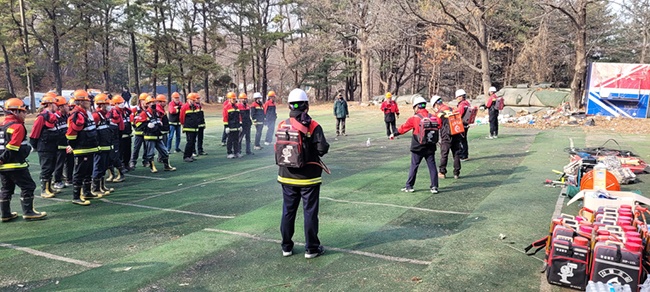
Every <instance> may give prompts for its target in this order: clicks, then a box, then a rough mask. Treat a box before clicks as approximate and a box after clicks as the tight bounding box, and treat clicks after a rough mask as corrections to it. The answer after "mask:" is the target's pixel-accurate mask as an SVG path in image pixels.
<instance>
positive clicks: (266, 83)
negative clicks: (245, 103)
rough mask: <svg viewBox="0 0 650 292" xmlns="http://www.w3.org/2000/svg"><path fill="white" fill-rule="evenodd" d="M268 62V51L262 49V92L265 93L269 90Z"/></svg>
mask: <svg viewBox="0 0 650 292" xmlns="http://www.w3.org/2000/svg"><path fill="white" fill-rule="evenodd" d="M268 61H269V49H268V48H264V49H263V50H262V92H267V90H268V88H269V76H268V73H269V72H268V70H269V68H268Z"/></svg>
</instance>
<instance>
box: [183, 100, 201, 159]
mask: <svg viewBox="0 0 650 292" xmlns="http://www.w3.org/2000/svg"><path fill="white" fill-rule="evenodd" d="M198 100H199V95H198V94H197V93H195V92H191V93H190V94H188V95H187V102H186V103H185V104H183V107H181V113H180V116H179V119H180V122H181V125H183V132H184V133H185V152H183V161H185V162H193V161H194V157H193V155H192V154H193V153H194V148H195V147H196V134H197V133H198V132H199V123H200V118H199V116H198V114H197V112H196V110H197V108H198V107H197V105H196V102H197V101H198Z"/></svg>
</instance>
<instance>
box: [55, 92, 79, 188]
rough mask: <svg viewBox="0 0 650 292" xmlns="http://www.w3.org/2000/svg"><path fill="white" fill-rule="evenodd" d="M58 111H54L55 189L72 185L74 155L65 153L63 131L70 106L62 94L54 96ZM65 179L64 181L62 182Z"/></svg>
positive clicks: (66, 123) (65, 143) (66, 140)
mask: <svg viewBox="0 0 650 292" xmlns="http://www.w3.org/2000/svg"><path fill="white" fill-rule="evenodd" d="M56 105H57V107H58V111H57V112H56V113H55V115H56V117H57V120H56V124H57V128H58V129H59V132H58V134H57V136H58V147H57V148H58V149H57V151H56V167H54V184H53V185H52V187H53V188H55V189H59V190H60V189H63V188H65V187H71V186H72V168H73V167H74V156H73V155H72V153H70V154H68V153H66V151H65V149H66V148H67V146H68V139H67V138H66V137H65V133H66V132H67V131H68V117H69V116H70V113H69V112H70V107H68V102H67V101H66V100H65V97H63V96H57V97H56ZM64 179H65V182H64Z"/></svg>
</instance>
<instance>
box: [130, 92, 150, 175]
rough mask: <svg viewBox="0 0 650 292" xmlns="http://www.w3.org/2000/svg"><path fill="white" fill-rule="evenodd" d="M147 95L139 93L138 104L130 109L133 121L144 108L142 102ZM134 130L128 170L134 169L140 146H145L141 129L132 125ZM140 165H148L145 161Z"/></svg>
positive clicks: (145, 150)
mask: <svg viewBox="0 0 650 292" xmlns="http://www.w3.org/2000/svg"><path fill="white" fill-rule="evenodd" d="M147 97H149V94H147V93H144V92H143V93H141V94H140V96H138V106H136V107H135V108H134V109H131V112H132V118H131V120H132V121H135V117H137V116H139V115H140V114H142V112H143V111H144V110H145V109H144V107H145V106H144V102H145V100H146V99H147ZM134 126H135V125H134ZM134 130H135V131H133V134H135V138H134V139H133V152H132V153H131V162H130V163H129V169H130V170H134V169H135V167H136V165H137V164H138V155H140V148H142V147H147V145H146V143H144V132H143V129H138V128H135V127H134ZM143 152H144V153H146V152H147V149H146V148H145V149H144V150H143ZM142 165H143V166H144V167H149V165H147V164H146V162H145V161H142Z"/></svg>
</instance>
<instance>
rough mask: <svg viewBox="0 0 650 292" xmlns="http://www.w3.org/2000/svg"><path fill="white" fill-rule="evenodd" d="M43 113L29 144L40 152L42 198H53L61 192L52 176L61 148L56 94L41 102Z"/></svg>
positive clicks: (40, 114)
mask: <svg viewBox="0 0 650 292" xmlns="http://www.w3.org/2000/svg"><path fill="white" fill-rule="evenodd" d="M41 105H42V106H43V111H41V112H40V113H39V114H38V116H37V117H36V121H34V126H33V127H32V133H31V135H29V143H30V144H31V145H32V147H33V148H34V149H36V151H37V152H38V161H39V163H40V164H41V197H43V198H52V197H54V196H55V195H56V194H57V193H58V192H59V191H58V190H56V191H55V190H54V189H53V188H52V174H53V173H54V169H55V168H56V151H57V150H58V146H59V143H58V142H59V130H58V128H57V123H56V122H57V116H56V114H55V113H56V94H51V95H49V96H44V97H43V99H42V100H41Z"/></svg>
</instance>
